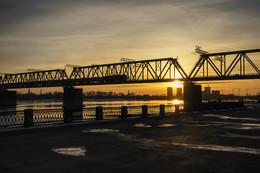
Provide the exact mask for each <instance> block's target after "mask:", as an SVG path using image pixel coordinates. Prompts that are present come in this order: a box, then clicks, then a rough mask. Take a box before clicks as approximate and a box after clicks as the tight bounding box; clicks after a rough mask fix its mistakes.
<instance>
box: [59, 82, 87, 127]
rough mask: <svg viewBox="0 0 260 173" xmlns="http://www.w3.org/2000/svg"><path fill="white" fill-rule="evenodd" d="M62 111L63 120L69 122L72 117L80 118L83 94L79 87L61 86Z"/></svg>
mask: <svg viewBox="0 0 260 173" xmlns="http://www.w3.org/2000/svg"><path fill="white" fill-rule="evenodd" d="M63 90H64V92H63V112H64V121H65V122H71V121H72V119H82V111H83V96H82V92H83V91H82V89H81V88H73V87H71V86H66V87H64V88H63Z"/></svg>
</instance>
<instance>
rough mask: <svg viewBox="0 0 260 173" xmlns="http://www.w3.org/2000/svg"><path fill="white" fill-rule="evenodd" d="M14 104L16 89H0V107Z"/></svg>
mask: <svg viewBox="0 0 260 173" xmlns="http://www.w3.org/2000/svg"><path fill="white" fill-rule="evenodd" d="M15 105H16V91H8V90H6V89H0V107H1V106H2V107H3V106H15Z"/></svg>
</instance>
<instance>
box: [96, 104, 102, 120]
mask: <svg viewBox="0 0 260 173" xmlns="http://www.w3.org/2000/svg"><path fill="white" fill-rule="evenodd" d="M96 120H103V107H102V106H97V107H96Z"/></svg>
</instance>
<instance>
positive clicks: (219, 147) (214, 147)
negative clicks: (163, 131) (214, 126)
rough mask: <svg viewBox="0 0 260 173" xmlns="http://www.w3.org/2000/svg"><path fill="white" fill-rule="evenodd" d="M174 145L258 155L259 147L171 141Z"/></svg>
mask: <svg viewBox="0 0 260 173" xmlns="http://www.w3.org/2000/svg"><path fill="white" fill-rule="evenodd" d="M172 144H173V145H176V146H183V147H187V148H192V149H199V150H214V151H224V152H235V153H247V154H256V155H260V149H255V148H247V147H236V146H222V145H198V144H187V143H172Z"/></svg>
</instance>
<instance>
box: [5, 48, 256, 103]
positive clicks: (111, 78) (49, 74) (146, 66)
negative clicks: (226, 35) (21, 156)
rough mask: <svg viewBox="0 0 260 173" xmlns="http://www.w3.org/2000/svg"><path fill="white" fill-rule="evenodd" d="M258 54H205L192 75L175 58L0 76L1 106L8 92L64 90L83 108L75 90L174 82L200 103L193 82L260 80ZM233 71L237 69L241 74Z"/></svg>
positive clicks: (198, 87)
mask: <svg viewBox="0 0 260 173" xmlns="http://www.w3.org/2000/svg"><path fill="white" fill-rule="evenodd" d="M259 52H260V49H251V50H239V51H230V52H219V53H207V52H205V51H204V52H203V51H202V52H201V53H200V58H199V60H198V61H197V62H196V64H195V65H194V67H193V68H192V71H191V72H190V73H189V74H187V73H186V72H185V71H184V69H183V68H182V66H181V65H180V63H179V62H178V60H177V58H172V57H170V58H159V59H149V60H143V61H130V62H129V61H128V62H120V63H113V64H102V65H91V66H75V67H73V70H72V72H71V73H70V74H68V73H66V71H65V69H56V70H46V71H32V72H25V73H16V74H0V90H1V91H0V98H1V99H0V105H1V104H6V103H8V102H9V101H7V102H6V99H7V100H8V97H9V95H10V97H13V95H15V94H14V93H9V91H7V89H18V88H35V87H64V98H65V99H64V100H65V101H64V103H65V102H66V105H72V104H74V103H80V105H82V101H80V100H82V96H81V95H82V89H74V88H73V86H83V85H107V84H131V83H153V82H173V81H175V80H178V81H183V82H185V84H184V102H185V99H186V97H187V98H189V99H191V100H190V101H188V100H189V99H186V103H187V102H192V103H193V102H194V103H201V87H200V85H194V84H193V83H192V82H194V81H210V80H238V79H260V70H259V68H258V66H257V65H256V64H255V63H254V62H253V61H252V60H251V59H250V58H249V55H248V54H250V56H251V55H252V56H259ZM257 53H258V55H257ZM228 62H230V63H228ZM248 68H249V69H250V70H248ZM234 69H238V71H236V70H234ZM8 93H9V94H8ZM185 93H186V94H185ZM195 98H196V99H195ZM197 98H199V99H197ZM194 99H195V100H194ZM11 100H14V99H11ZM75 100H77V101H75ZM12 102H13V101H12Z"/></svg>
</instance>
